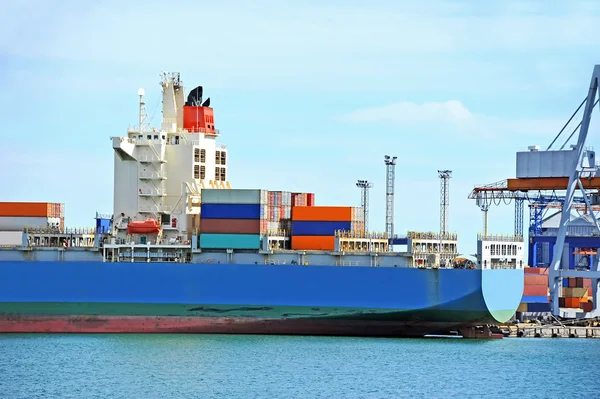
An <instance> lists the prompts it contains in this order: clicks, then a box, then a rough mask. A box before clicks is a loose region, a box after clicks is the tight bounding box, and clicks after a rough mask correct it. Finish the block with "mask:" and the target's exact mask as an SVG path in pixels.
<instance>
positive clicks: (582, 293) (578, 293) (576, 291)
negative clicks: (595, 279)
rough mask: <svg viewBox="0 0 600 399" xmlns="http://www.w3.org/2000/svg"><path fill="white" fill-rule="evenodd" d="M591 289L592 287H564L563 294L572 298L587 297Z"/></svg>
mask: <svg viewBox="0 0 600 399" xmlns="http://www.w3.org/2000/svg"><path fill="white" fill-rule="evenodd" d="M590 291H591V289H590V288H563V296H564V297H570V298H584V297H586V298H587V296H588V295H589V293H590Z"/></svg>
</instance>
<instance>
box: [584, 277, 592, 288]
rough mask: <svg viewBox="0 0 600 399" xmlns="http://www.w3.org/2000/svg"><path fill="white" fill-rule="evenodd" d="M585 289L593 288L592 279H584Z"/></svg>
mask: <svg viewBox="0 0 600 399" xmlns="http://www.w3.org/2000/svg"><path fill="white" fill-rule="evenodd" d="M583 288H592V279H591V278H584V279H583Z"/></svg>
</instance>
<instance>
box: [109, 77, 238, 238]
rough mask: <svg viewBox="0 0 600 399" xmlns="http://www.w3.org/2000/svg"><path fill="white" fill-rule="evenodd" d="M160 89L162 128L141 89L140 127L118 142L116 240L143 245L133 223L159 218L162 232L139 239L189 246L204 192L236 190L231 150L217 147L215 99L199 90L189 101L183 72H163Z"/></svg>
mask: <svg viewBox="0 0 600 399" xmlns="http://www.w3.org/2000/svg"><path fill="white" fill-rule="evenodd" d="M160 84H161V86H162V124H161V127H160V129H156V128H151V127H150V126H149V124H148V121H147V116H146V112H145V104H144V91H143V89H140V91H139V92H138V95H139V96H140V114H139V124H138V126H136V127H130V128H129V129H128V131H127V136H125V137H113V138H112V145H113V149H114V151H115V155H114V215H113V221H114V223H113V226H114V228H113V236H115V237H116V238H118V239H122V240H127V241H129V240H133V241H138V240H136V239H135V237H132V235H135V233H134V231H135V230H134V229H132V228H131V226H133V224H132V223H131V222H138V223H139V222H143V221H146V220H148V219H153V220H155V221H156V222H157V224H158V225H159V231H158V232H157V233H155V234H147V235H144V234H140V237H137V238H138V239H140V240H141V241H145V240H149V241H150V240H157V242H167V241H168V242H174V241H175V242H177V241H181V242H186V241H188V240H190V239H191V236H192V234H193V232H194V230H196V229H197V228H198V227H199V214H200V191H201V189H202V188H224V189H226V188H231V186H230V183H229V181H228V173H227V162H228V157H227V148H226V147H225V146H223V145H219V144H217V137H219V130H218V129H216V128H215V122H214V114H213V109H212V108H211V107H210V98H208V99H207V100H206V101H204V102H202V101H203V100H202V87H201V86H199V87H196V88H195V89H193V90H192V91H190V93H189V95H188V97H187V101H186V99H185V92H184V87H183V85H182V82H181V80H180V77H179V73H163V75H162V80H161V82H160ZM134 224H135V223H134ZM128 226H130V228H129V231H128ZM142 236H143V237H142Z"/></svg>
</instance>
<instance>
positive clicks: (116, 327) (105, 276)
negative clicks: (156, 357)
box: [0, 261, 523, 336]
mask: <svg viewBox="0 0 600 399" xmlns="http://www.w3.org/2000/svg"><path fill="white" fill-rule="evenodd" d="M522 293H523V271H522V270H483V271H482V270H458V269H415V268H394V267H367V266H365V267H360V266H356V267H340V266H316V265H311V266H294V265H256V264H184V263H102V262H27V261H25V262H23V261H15V262H11V261H5V262H0V332H195V333H274V334H320V335H372V336H423V335H425V334H436V333H445V332H447V331H449V330H453V329H463V328H468V327H470V326H473V325H478V324H497V323H502V322H505V321H507V320H508V319H509V318H510V317H512V315H513V314H514V312H515V310H516V309H517V307H518V306H519V302H520V300H521V296H522Z"/></svg>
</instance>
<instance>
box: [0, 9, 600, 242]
mask: <svg viewBox="0 0 600 399" xmlns="http://www.w3.org/2000/svg"><path fill="white" fill-rule="evenodd" d="M489 3H493V4H489ZM0 13H1V15H3V16H4V18H3V24H2V25H0V68H1V70H2V73H1V74H0V84H1V85H2V91H1V92H0V113H1V116H2V117H3V118H2V120H4V124H3V126H2V128H0V139H1V140H2V142H3V143H4V145H2V146H0V182H2V186H3V188H4V189H3V190H2V191H0V193H1V195H0V201H48V202H62V203H65V207H66V224H67V225H68V226H73V227H75V226H77V227H80V226H91V225H93V224H94V220H93V218H94V216H95V213H96V212H97V211H98V212H100V213H112V212H113V209H112V195H113V150H112V148H111V142H110V140H109V139H110V137H111V136H124V135H126V131H127V130H126V129H127V127H128V126H130V125H135V124H136V121H137V106H138V97H137V90H138V88H140V87H143V88H144V89H145V91H146V103H147V109H148V112H149V113H150V117H151V118H152V122H153V125H154V126H159V125H160V117H161V115H160V86H159V74H160V73H161V72H162V71H177V72H180V73H181V77H182V80H183V82H184V85H185V87H186V89H187V90H190V89H192V88H193V87H195V86H198V85H202V86H203V87H204V93H205V96H210V97H211V105H212V106H213V108H214V110H215V124H216V126H217V127H218V128H219V129H220V131H221V135H222V137H221V140H220V142H221V143H223V144H226V145H227V146H228V149H229V162H230V164H229V169H230V172H229V173H230V175H229V179H230V181H231V183H232V185H233V187H236V188H265V189H269V190H284V191H302V192H314V193H315V194H316V203H317V205H354V206H358V205H360V189H359V188H357V187H356V184H355V183H356V180H358V179H366V180H369V181H371V182H372V183H373V188H372V189H371V190H370V207H369V227H370V229H371V230H374V231H384V230H385V172H386V170H385V165H384V162H383V157H384V155H386V154H388V155H392V156H397V157H398V161H397V166H396V181H395V232H396V233H399V234H401V233H404V232H406V231H409V230H410V231H439V228H440V227H439V226H440V206H439V203H440V181H439V179H438V174H437V171H438V170H439V169H449V170H452V179H451V181H450V205H449V219H448V228H449V230H450V231H453V232H457V233H458V234H459V250H460V251H461V252H462V253H464V254H472V253H474V252H475V249H476V234H477V233H478V232H481V231H482V229H483V214H482V212H481V211H480V210H479V209H478V207H477V206H476V205H475V203H474V201H472V200H469V199H468V198H467V197H468V195H469V192H470V191H471V190H472V188H473V187H474V186H476V185H483V184H489V183H493V182H496V181H500V180H503V179H506V178H511V177H514V176H515V172H516V171H515V159H516V155H515V153H516V151H520V150H524V149H526V148H527V146H529V145H535V144H537V145H541V146H544V145H546V146H547V145H548V144H550V142H551V141H552V139H553V138H554V136H555V135H556V134H557V133H558V131H559V130H560V129H561V128H562V126H563V124H564V123H565V122H566V121H567V120H568V118H569V117H570V116H571V114H572V113H573V112H574V110H575V109H576V108H577V106H578V105H579V104H580V102H581V101H582V100H583V98H584V97H585V96H586V94H587V91H588V87H589V82H590V77H591V73H592V69H593V66H594V64H595V63H600V51H599V50H600V42H598V37H600V2H597V1H575V0H573V1H569V2H563V1H537V2H534V1H531V2H527V1H518V2H511V1H503V2H481V1H441V0H439V1H437V0H431V1H419V2H416V1H398V0H395V1H376V0H370V1H358V0H349V1H340V0H338V1H334V0H331V1H317V0H298V1H294V2H289V1H275V0H272V1H252V2H251V1H243V0H239V1H227V0H223V1H219V2H206V1H182V2H178V4H177V6H176V7H175V6H169V5H168V3H164V2H153V1H143V2H142V1H128V2H121V1H111V0H107V1H98V2H93V3H92V2H79V1H77V2H76V1H54V2H51V1H20V2H3V3H2V5H0ZM596 113H597V111H596ZM598 130H599V129H598V125H596V124H594V122H593V123H592V127H591V129H590V139H589V141H588V143H589V144H590V145H592V146H593V145H594V141H595V140H597V139H596V137H598ZM513 215H514V207H513V206H512V204H511V205H501V206H495V207H492V209H491V210H490V212H489V222H490V232H491V233H498V234H511V233H512V232H513V225H514V217H513ZM525 223H526V226H527V223H528V222H527V220H526V222H525ZM526 228H527V227H526Z"/></svg>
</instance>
